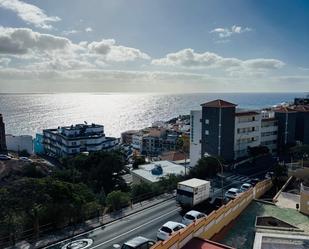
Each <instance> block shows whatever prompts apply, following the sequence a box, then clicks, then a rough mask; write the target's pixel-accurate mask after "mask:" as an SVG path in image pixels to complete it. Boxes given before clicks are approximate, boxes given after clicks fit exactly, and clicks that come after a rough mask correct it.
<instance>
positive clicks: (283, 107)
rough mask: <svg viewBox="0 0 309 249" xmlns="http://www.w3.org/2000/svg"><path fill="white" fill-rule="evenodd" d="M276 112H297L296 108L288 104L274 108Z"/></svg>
mask: <svg viewBox="0 0 309 249" xmlns="http://www.w3.org/2000/svg"><path fill="white" fill-rule="evenodd" d="M274 111H275V112H280V113H292V112H297V111H296V110H294V109H292V108H290V107H288V106H280V107H279V108H276V109H275V110H274Z"/></svg>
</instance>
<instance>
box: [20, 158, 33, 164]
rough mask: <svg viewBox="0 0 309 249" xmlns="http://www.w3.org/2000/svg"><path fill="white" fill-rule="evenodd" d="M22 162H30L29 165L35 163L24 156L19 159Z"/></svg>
mask: <svg viewBox="0 0 309 249" xmlns="http://www.w3.org/2000/svg"><path fill="white" fill-rule="evenodd" d="M19 160H20V161H24V162H28V163H32V162H33V161H32V160H31V159H30V158H28V157H25V156H22V157H20V158H19Z"/></svg>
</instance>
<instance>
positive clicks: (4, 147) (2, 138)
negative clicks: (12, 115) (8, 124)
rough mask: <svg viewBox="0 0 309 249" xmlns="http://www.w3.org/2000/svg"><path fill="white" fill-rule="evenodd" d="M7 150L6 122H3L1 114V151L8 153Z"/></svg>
mask: <svg viewBox="0 0 309 249" xmlns="http://www.w3.org/2000/svg"><path fill="white" fill-rule="evenodd" d="M6 151H7V148H6V140H5V124H4V122H3V117H2V114H0V153H6Z"/></svg>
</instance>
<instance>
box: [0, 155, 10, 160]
mask: <svg viewBox="0 0 309 249" xmlns="http://www.w3.org/2000/svg"><path fill="white" fill-rule="evenodd" d="M0 160H11V157H10V156H7V155H3V154H0Z"/></svg>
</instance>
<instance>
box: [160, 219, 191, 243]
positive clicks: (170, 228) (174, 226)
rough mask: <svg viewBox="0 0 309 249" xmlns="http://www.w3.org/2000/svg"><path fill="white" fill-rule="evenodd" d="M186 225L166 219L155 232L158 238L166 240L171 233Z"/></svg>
mask: <svg viewBox="0 0 309 249" xmlns="http://www.w3.org/2000/svg"><path fill="white" fill-rule="evenodd" d="M185 227H186V225H184V224H182V223H179V222H175V221H168V222H166V223H165V224H164V225H163V226H162V227H161V228H160V229H159V230H158V232H157V239H158V240H166V239H167V238H168V237H169V236H171V235H172V234H173V233H175V232H177V231H179V230H181V229H183V228H185Z"/></svg>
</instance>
